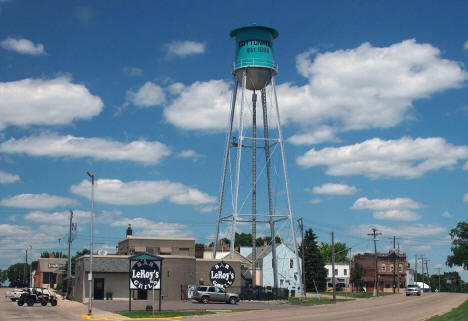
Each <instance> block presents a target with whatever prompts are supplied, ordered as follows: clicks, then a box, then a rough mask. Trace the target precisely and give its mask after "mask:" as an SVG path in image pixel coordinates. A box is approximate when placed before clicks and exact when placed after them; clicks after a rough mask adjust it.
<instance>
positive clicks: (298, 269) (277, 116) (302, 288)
mask: <svg viewBox="0 0 468 321" xmlns="http://www.w3.org/2000/svg"><path fill="white" fill-rule="evenodd" d="M271 84H272V87H273V99H274V102H273V105H274V106H275V111H276V124H277V126H278V135H279V143H280V147H281V158H282V159H283V172H284V180H285V185H286V193H287V196H288V209H289V216H288V219H289V225H290V227H291V234H292V237H293V245H294V246H293V247H294V254H295V256H296V273H297V278H298V280H299V284H300V285H301V293H302V296H303V297H305V289H304V286H303V283H302V274H301V265H300V261H299V255H298V250H297V239H296V229H295V228H294V218H293V209H292V203H291V190H290V188H289V177H288V168H287V165H286V153H285V150H284V140H283V131H282V130H281V120H280V114H279V107H278V97H277V96H276V85H275V77H272V78H271Z"/></svg>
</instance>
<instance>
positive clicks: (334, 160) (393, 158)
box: [297, 137, 468, 179]
mask: <svg viewBox="0 0 468 321" xmlns="http://www.w3.org/2000/svg"><path fill="white" fill-rule="evenodd" d="M466 158H468V146H454V145H452V144H449V143H447V142H446V141H445V139H443V138H440V137H431V138H416V139H412V138H410V137H403V138H400V139H399V140H387V141H385V140H381V139H379V138H373V139H370V140H366V141H364V142H362V143H357V144H355V145H348V146H341V147H328V148H324V149H322V150H315V149H311V150H309V151H308V152H306V153H305V154H304V155H302V156H300V157H298V158H297V163H298V164H299V165H300V166H302V167H306V168H308V167H313V166H328V169H327V171H326V173H327V174H329V175H334V176H345V175H364V176H368V177H371V178H379V177H403V178H407V179H414V178H418V177H420V176H422V175H424V174H425V173H426V172H428V171H434V170H439V169H441V168H450V167H452V166H454V165H456V164H457V162H458V161H459V160H461V159H466Z"/></svg>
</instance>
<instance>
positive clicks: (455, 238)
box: [446, 221, 468, 270]
mask: <svg viewBox="0 0 468 321" xmlns="http://www.w3.org/2000/svg"><path fill="white" fill-rule="evenodd" d="M450 237H451V238H452V248H451V251H452V255H449V256H447V262H446V263H447V265H448V266H450V267H453V266H454V265H455V266H461V267H463V269H465V270H468V221H467V222H459V223H458V224H457V226H456V227H455V228H453V229H452V230H451V231H450Z"/></svg>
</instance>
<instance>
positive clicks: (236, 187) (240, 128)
mask: <svg viewBox="0 0 468 321" xmlns="http://www.w3.org/2000/svg"><path fill="white" fill-rule="evenodd" d="M246 81H247V74H246V70H245V69H244V70H243V71H242V91H241V101H240V108H239V121H238V134H239V137H238V145H237V164H236V179H235V184H234V212H233V213H232V225H231V227H232V230H231V248H230V258H231V259H233V258H234V242H235V238H236V225H237V215H238V210H239V180H240V169H241V158H242V145H243V143H244V120H243V118H244V117H243V116H244V100H245V99H244V97H245V89H246V88H245V86H246Z"/></svg>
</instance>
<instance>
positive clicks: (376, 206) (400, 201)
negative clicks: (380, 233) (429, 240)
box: [351, 197, 422, 211]
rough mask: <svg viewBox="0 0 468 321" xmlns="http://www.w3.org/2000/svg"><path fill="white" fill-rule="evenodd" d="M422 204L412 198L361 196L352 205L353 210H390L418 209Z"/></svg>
mask: <svg viewBox="0 0 468 321" xmlns="http://www.w3.org/2000/svg"><path fill="white" fill-rule="evenodd" d="M421 207H422V205H421V204H420V203H418V202H416V201H414V200H412V199H411V198H394V199H377V198H376V199H368V198H366V197H361V198H359V199H358V200H357V201H356V202H354V205H353V206H352V207H351V208H352V209H353V210H380V211H381V210H390V209H400V210H401V209H418V208H421Z"/></svg>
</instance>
